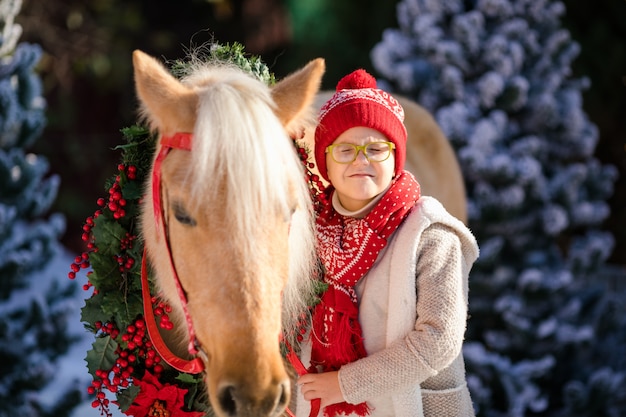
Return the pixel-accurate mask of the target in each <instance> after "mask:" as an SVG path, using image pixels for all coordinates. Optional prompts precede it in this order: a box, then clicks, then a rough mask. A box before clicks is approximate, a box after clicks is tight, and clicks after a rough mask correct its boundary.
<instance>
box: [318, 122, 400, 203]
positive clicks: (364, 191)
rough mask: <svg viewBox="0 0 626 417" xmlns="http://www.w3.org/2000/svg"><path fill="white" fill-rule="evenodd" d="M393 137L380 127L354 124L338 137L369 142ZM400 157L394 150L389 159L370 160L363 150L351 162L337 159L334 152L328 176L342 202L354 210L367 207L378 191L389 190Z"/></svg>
mask: <svg viewBox="0 0 626 417" xmlns="http://www.w3.org/2000/svg"><path fill="white" fill-rule="evenodd" d="M388 140H389V139H387V137H386V136H385V135H383V134H382V133H380V132H378V131H377V130H374V129H371V128H369V127H353V128H351V129H348V130H346V131H345V132H343V133H342V134H341V135H339V137H337V139H335V141H334V142H333V145H334V144H337V143H351V144H354V145H365V144H368V143H371V142H387V141H388ZM395 166H396V159H395V154H394V151H391V155H390V156H389V158H387V160H385V161H382V162H370V161H368V160H367V158H366V157H365V155H363V152H362V151H359V153H358V155H357V157H356V159H355V160H354V161H353V162H351V163H348V164H340V163H338V162H335V160H334V159H333V158H332V156H331V154H329V153H327V154H326V167H327V170H328V178H329V179H330V182H331V184H332V185H333V186H334V187H335V192H336V193H337V197H339V201H340V202H341V205H342V206H343V207H344V208H346V209H347V210H350V211H357V210H360V209H361V208H363V207H365V206H366V205H367V204H368V203H369V202H370V201H372V200H373V199H374V198H375V197H376V196H377V195H379V194H380V193H381V192H383V191H385V190H386V189H387V187H388V186H389V184H390V183H391V180H392V178H393V174H394V171H395Z"/></svg>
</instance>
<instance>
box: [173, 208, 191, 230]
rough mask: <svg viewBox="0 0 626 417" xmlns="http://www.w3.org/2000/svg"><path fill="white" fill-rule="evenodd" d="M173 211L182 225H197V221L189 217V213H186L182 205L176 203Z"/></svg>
mask: <svg viewBox="0 0 626 417" xmlns="http://www.w3.org/2000/svg"><path fill="white" fill-rule="evenodd" d="M172 209H173V211H174V218H175V219H176V220H178V222H179V223H180V224H184V225H187V226H195V225H196V220H195V219H194V218H193V217H191V215H189V213H187V211H185V208H184V207H183V206H182V205H181V204H178V203H174V205H173V207H172Z"/></svg>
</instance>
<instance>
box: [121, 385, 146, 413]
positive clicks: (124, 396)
mask: <svg viewBox="0 0 626 417" xmlns="http://www.w3.org/2000/svg"><path fill="white" fill-rule="evenodd" d="M140 392H141V388H140V387H138V386H137V385H131V386H130V387H128V388H126V389H125V390H122V391H120V392H118V393H117V395H116V396H115V397H116V399H117V404H118V406H119V407H120V411H121V412H122V413H125V412H126V411H127V410H128V409H129V408H130V406H131V405H133V401H135V398H137V395H139V393H140Z"/></svg>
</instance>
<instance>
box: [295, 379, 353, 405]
mask: <svg viewBox="0 0 626 417" xmlns="http://www.w3.org/2000/svg"><path fill="white" fill-rule="evenodd" d="M298 385H299V386H300V391H301V392H302V395H303V396H304V399H305V400H307V401H311V400H314V399H316V398H319V399H320V400H321V407H322V409H323V408H324V407H326V406H327V405H331V404H336V403H341V402H344V401H345V399H344V398H343V394H342V393H341V389H340V388H339V372H338V371H333V372H324V373H322V374H305V375H302V376H301V377H300V378H298Z"/></svg>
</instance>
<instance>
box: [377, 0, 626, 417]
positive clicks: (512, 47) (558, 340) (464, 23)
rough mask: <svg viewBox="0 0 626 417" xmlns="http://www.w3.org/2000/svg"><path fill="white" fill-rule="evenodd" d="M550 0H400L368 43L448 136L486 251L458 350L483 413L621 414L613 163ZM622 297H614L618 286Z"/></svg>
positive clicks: (625, 373) (387, 74) (395, 82)
mask: <svg viewBox="0 0 626 417" xmlns="http://www.w3.org/2000/svg"><path fill="white" fill-rule="evenodd" d="M564 13H565V8H564V6H563V4H562V3H561V2H559V1H550V0H515V1H514V0H474V1H460V0H441V1H439V0H437V1H432V0H403V1H401V2H400V3H399V4H398V9H397V17H398V25H399V27H398V28H397V29H388V30H386V31H385V32H384V33H383V39H382V41H381V42H380V43H379V44H377V45H376V46H375V47H374V49H373V50H372V53H371V58H372V61H373V64H374V67H375V68H376V69H377V71H378V72H379V73H380V74H381V75H382V76H383V77H384V80H381V84H386V85H385V87H386V88H389V89H390V90H396V91H399V92H401V93H403V94H404V95H407V96H410V97H412V98H413V99H415V100H416V101H418V102H419V103H420V104H422V105H424V106H425V107H427V108H428V109H429V110H431V111H432V112H433V114H434V115H435V117H436V119H437V121H438V122H439V124H440V125H441V127H442V129H443V130H444V132H445V133H446V135H447V136H448V138H449V139H450V141H451V143H452V144H453V146H454V147H455V149H456V152H457V156H458V158H459V161H460V163H461V165H462V170H463V175H464V178H465V181H466V186H467V191H468V204H469V206H468V209H469V226H470V228H471V229H472V231H473V232H474V233H475V235H476V237H477V238H478V240H479V244H480V247H481V256H480V259H479V260H478V262H477V263H476V265H475V267H474V269H473V270H472V273H471V275H470V315H471V318H470V321H469V328H468V334H467V339H468V340H467V342H466V347H465V350H464V353H465V358H466V362H467V369H468V381H469V384H470V389H471V392H472V396H473V399H474V403H475V406H476V408H477V412H478V415H479V416H526V415H537V416H539V415H541V416H589V417H591V416H617V415H625V414H626V394H624V393H625V392H626V391H624V389H623V383H624V382H625V380H626V359H624V355H623V346H625V345H626V311H625V308H624V305H623V301H620V294H619V291H618V292H616V289H617V290H620V289H621V290H622V294H621V297H623V296H624V294H623V289H624V286H625V285H624V284H625V281H626V277H625V274H624V271H623V270H621V269H618V268H617V267H615V266H612V265H609V264H607V259H608V257H609V255H610V253H611V249H612V247H613V236H612V235H611V233H609V232H606V231H603V230H602V223H603V221H604V220H605V219H606V218H607V217H608V215H609V214H610V209H609V206H608V204H607V200H608V198H609V197H610V196H611V195H612V193H613V185H614V182H615V180H616V176H617V171H616V169H615V168H614V167H613V166H609V165H602V164H601V163H600V162H599V161H598V160H597V159H596V158H594V155H593V153H594V150H595V147H596V144H597V142H598V130H597V128H596V126H595V125H594V124H593V123H592V122H591V121H590V120H589V118H588V117H587V115H586V114H585V112H584V111H583V109H582V91H583V90H584V89H585V88H587V86H588V81H587V80H586V79H575V78H573V77H572V75H571V63H572V61H573V60H574V59H575V58H576V56H577V54H578V53H579V46H578V44H577V43H576V42H574V41H573V40H572V39H571V37H570V34H569V32H568V31H567V30H564V29H563V28H562V27H561V22H560V19H561V16H562V15H563V14H564ZM622 299H623V298H622Z"/></svg>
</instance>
